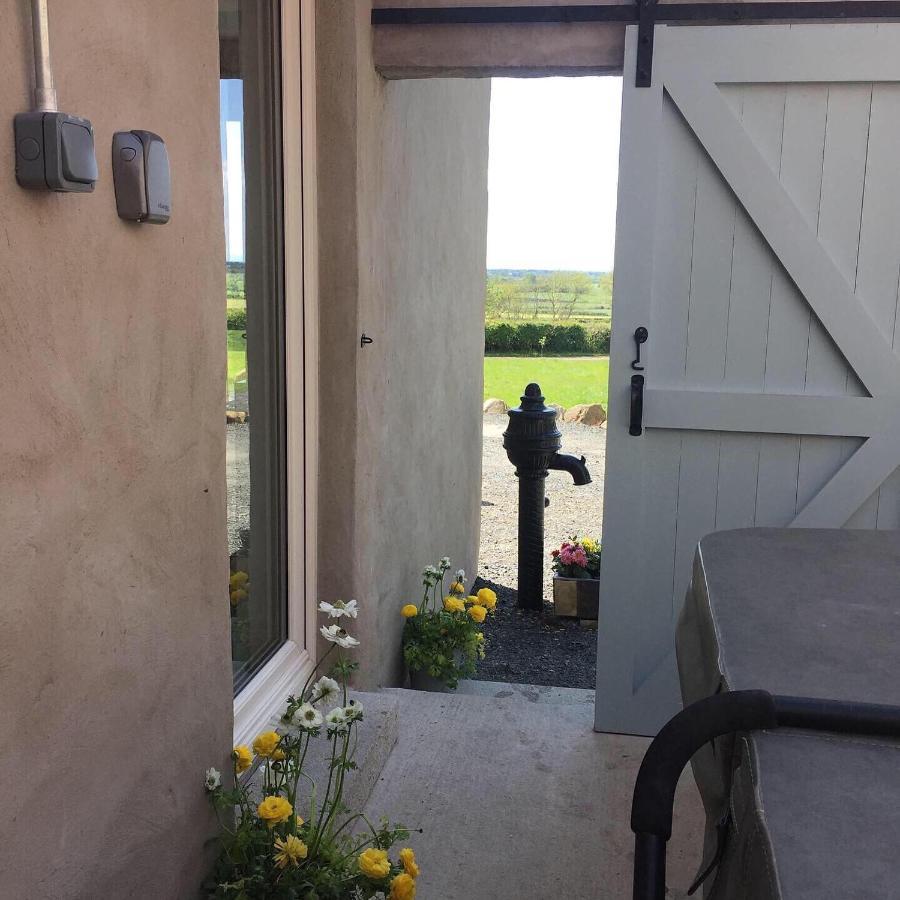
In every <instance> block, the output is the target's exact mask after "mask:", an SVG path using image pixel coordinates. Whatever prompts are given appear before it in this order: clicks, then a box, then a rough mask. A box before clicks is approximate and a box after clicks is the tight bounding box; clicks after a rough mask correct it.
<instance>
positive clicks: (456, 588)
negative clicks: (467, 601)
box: [450, 581, 466, 594]
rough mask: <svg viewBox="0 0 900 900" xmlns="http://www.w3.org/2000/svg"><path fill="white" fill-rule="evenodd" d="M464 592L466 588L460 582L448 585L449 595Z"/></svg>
mask: <svg viewBox="0 0 900 900" xmlns="http://www.w3.org/2000/svg"><path fill="white" fill-rule="evenodd" d="M465 592H466V586H465V585H464V584H463V583H462V582H461V581H454V582H453V584H451V585H450V593H451V594H464V593H465Z"/></svg>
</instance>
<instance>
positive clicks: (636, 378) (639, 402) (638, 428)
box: [628, 375, 644, 437]
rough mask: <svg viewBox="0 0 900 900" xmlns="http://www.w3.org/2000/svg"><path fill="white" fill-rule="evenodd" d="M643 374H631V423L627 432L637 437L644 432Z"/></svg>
mask: <svg viewBox="0 0 900 900" xmlns="http://www.w3.org/2000/svg"><path fill="white" fill-rule="evenodd" d="M643 419H644V376H643V375H632V376H631V424H630V425H629V427H628V433H629V434H630V435H631V436H632V437H637V436H638V435H640V434H643V433H644V426H643Z"/></svg>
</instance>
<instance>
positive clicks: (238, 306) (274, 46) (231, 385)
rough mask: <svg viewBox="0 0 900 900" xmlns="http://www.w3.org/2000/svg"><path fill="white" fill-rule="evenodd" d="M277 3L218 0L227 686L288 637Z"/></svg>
mask: <svg viewBox="0 0 900 900" xmlns="http://www.w3.org/2000/svg"><path fill="white" fill-rule="evenodd" d="M279 7H280V4H278V3H276V2H266V0H220V2H219V49H220V53H219V57H220V132H221V141H222V168H223V187H224V198H225V210H224V213H225V235H226V260H225V264H226V273H227V275H226V278H227V316H228V330H227V340H228V376H227V399H226V411H227V412H226V422H227V424H226V426H225V427H226V433H227V442H226V456H227V463H226V465H227V476H228V483H227V506H228V550H229V556H230V561H231V565H230V568H231V575H230V580H229V589H228V601H229V606H230V612H231V646H232V662H233V672H234V689H235V693H236V694H237V693H238V692H239V691H241V690H242V688H244V687H245V686H246V685H247V684H248V683H249V681H250V680H251V679H252V678H253V676H254V675H256V674H257V673H258V672H259V671H260V670H261V669H262V667H263V666H264V665H265V664H266V663H267V662H268V661H269V660H270V659H271V658H272V657H273V656H274V655H275V654H276V653H277V652H278V651H279V649H280V648H282V647H283V645H284V644H285V642H286V641H287V640H288V636H289V634H288V624H289V623H288V571H287V557H288V543H287V538H288V535H287V496H288V493H287V491H288V489H287V464H286V457H287V453H286V446H287V441H286V428H287V415H286V396H285V394H286V389H285V385H286V370H285V353H286V348H285V272H284V212H283V206H284V204H283V172H282V146H283V142H282V109H281V108H282V97H281V54H280V49H281V34H280V31H281V11H280V8H279ZM223 602H224V601H223Z"/></svg>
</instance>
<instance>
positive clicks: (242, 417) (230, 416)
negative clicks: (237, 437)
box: [225, 409, 247, 425]
mask: <svg viewBox="0 0 900 900" xmlns="http://www.w3.org/2000/svg"><path fill="white" fill-rule="evenodd" d="M246 421H247V413H245V412H243V411H241V410H235V409H227V410H225V424H226V425H238V424H239V425H243V424H244V422H246Z"/></svg>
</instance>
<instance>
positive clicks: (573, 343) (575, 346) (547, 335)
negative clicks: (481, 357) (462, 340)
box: [484, 322, 609, 354]
mask: <svg viewBox="0 0 900 900" xmlns="http://www.w3.org/2000/svg"><path fill="white" fill-rule="evenodd" d="M484 351H485V353H597V354H606V353H609V327H608V326H606V325H599V326H597V327H596V328H592V329H590V330H588V329H587V328H585V327H584V326H583V325H552V324H549V323H547V324H539V323H537V322H519V323H516V324H511V323H509V322H501V323H499V324H497V325H485V328H484Z"/></svg>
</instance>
